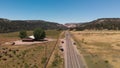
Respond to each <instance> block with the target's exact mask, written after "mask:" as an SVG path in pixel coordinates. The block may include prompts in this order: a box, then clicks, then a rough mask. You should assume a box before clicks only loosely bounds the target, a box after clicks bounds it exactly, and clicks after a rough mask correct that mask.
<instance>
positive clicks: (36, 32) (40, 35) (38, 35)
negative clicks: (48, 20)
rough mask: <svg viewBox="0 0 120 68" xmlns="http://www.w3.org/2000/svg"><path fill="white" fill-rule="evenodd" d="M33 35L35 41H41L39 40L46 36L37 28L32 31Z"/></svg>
mask: <svg viewBox="0 0 120 68" xmlns="http://www.w3.org/2000/svg"><path fill="white" fill-rule="evenodd" d="M33 35H34V37H35V40H37V41H38V40H41V39H44V38H45V36H46V34H45V31H44V30H43V29H41V28H37V29H35V30H34V32H33Z"/></svg>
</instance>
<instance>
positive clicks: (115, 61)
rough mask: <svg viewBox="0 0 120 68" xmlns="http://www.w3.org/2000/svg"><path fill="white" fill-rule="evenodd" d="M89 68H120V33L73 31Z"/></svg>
mask: <svg viewBox="0 0 120 68" xmlns="http://www.w3.org/2000/svg"><path fill="white" fill-rule="evenodd" d="M71 33H72V34H73V37H74V39H75V40H76V43H77V44H78V49H79V51H80V53H82V54H83V56H84V58H85V60H86V63H87V65H88V67H89V68H120V31H73V32H71Z"/></svg>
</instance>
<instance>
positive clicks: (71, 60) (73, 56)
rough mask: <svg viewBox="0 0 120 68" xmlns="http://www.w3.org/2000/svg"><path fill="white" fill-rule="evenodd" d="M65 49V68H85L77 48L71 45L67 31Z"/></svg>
mask: <svg viewBox="0 0 120 68" xmlns="http://www.w3.org/2000/svg"><path fill="white" fill-rule="evenodd" d="M65 40H66V47H65V53H64V54H65V68H85V65H84V63H83V61H82V58H81V56H80V54H79V53H78V52H77V48H75V45H73V41H72V40H71V35H70V33H69V32H68V31H66V33H65Z"/></svg>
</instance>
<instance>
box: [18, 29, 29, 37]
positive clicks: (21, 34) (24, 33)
mask: <svg viewBox="0 0 120 68" xmlns="http://www.w3.org/2000/svg"><path fill="white" fill-rule="evenodd" d="M19 37H20V38H21V39H22V38H25V37H27V32H26V31H25V30H23V31H20V32H19Z"/></svg>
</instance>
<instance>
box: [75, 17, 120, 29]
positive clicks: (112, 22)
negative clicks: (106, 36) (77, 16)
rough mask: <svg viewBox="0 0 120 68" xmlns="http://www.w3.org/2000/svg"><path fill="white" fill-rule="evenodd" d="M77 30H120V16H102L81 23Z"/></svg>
mask: <svg viewBox="0 0 120 68" xmlns="http://www.w3.org/2000/svg"><path fill="white" fill-rule="evenodd" d="M76 29H77V30H85V29H88V30H104V29H106V30H120V18H100V19H97V20H94V21H91V22H86V23H79V24H77V26H76Z"/></svg>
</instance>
